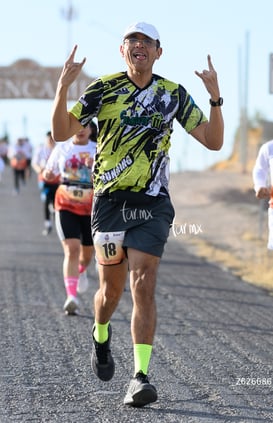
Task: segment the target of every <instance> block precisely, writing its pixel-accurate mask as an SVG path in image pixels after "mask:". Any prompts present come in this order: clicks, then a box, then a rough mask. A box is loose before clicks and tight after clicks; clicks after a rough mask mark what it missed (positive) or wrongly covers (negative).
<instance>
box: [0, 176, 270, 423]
mask: <svg viewBox="0 0 273 423" xmlns="http://www.w3.org/2000/svg"><path fill="white" fill-rule="evenodd" d="M0 198H1V200H0V201H1V206H0V219H1V220H0V221H1V228H0V231H1V232H0V233H1V243H0V286H1V295H0V312H1V319H0V330H1V336H0V359H1V366H0V422H1V423H10V422H20V423H25V422H46V423H53V422H54V423H55V422H56V423H89V422H90V423H91V422H94V423H95V422H103V423H106V422H111V423H112V422H114V423H115V422H117V423H119V422H126V423H129V422H135V423H142V422H145V423H146V422H156V423H157V422H175V423H181V422H190V423H193V422H194V423H195V422H198V423H199V422H202V423H203V422H204V423H218V422H221V423H222V422H236V423H239V422H240V423H248V422H265V423H268V422H271V421H273V405H272V403H273V401H272V398H273V397H272V391H273V389H272V387H273V352H272V351H273V348H272V347H273V318H272V312H273V297H272V296H271V295H270V294H269V293H268V292H266V291H265V290H262V289H260V288H257V287H255V286H253V285H250V284H247V283H245V282H243V281H241V280H240V279H238V278H236V277H234V276H233V275H231V274H230V273H228V272H225V271H223V270H222V269H221V268H220V267H217V266H214V265H211V264H208V263H206V262H205V261H202V260H200V259H199V258H198V257H195V256H193V255H191V254H190V253H189V252H187V251H186V250H185V249H184V247H183V244H182V242H179V241H177V239H176V238H175V237H173V236H170V240H169V243H168V245H167V247H166V251H165V255H164V258H163V260H162V263H161V267H160V272H159V278H158V288H157V307H158V325H157V332H156V338H155V344H154V351H153V356H152V362H151V366H150V378H151V382H152V383H153V384H155V386H156V387H157V390H158V396H159V399H158V401H157V402H156V403H154V404H152V405H151V406H146V407H144V408H142V409H135V408H129V407H125V406H124V405H123V398H124V395H125V392H126V390H127V386H128V383H129V379H130V377H131V375H132V371H133V358H132V346H131V339H130V314H131V298H130V292H129V289H128V287H127V289H126V291H125V292H124V295H123V297H122V300H121V302H120V304H119V307H118V309H117V311H116V312H115V314H114V316H113V319H112V327H113V341H112V352H113V356H114V358H115V361H116V373H115V376H114V378H113V379H112V381H110V382H106V383H103V382H101V381H99V380H98V379H96V377H95V376H94V375H93V373H92V370H91V366H90V350H91V336H90V334H91V328H92V323H93V316H92V303H93V294H94V292H95V290H96V288H97V280H96V274H95V271H94V268H92V269H90V272H89V275H90V282H91V283H90V286H89V289H88V291H87V292H86V293H85V294H84V295H83V296H82V297H81V313H80V315H79V316H76V317H68V316H65V315H64V313H63V311H62V307H63V303H64V300H65V291H64V287H63V281H62V259H63V254H62V250H61V246H60V243H59V241H58V239H57V237H56V233H55V231H54V232H53V233H52V234H51V235H50V236H48V237H43V236H42V235H41V231H42V221H43V217H42V204H41V202H40V198H39V194H38V188H37V186H36V177H35V175H33V176H32V178H31V180H30V181H28V183H27V185H26V186H25V187H24V188H23V189H22V192H21V193H20V195H18V196H12V179H11V173H10V170H9V169H8V170H7V171H6V172H5V174H4V177H3V181H2V183H1V184H0Z"/></svg>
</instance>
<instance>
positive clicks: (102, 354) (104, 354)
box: [91, 324, 115, 382]
mask: <svg viewBox="0 0 273 423" xmlns="http://www.w3.org/2000/svg"><path fill="white" fill-rule="evenodd" d="M94 330H95V326H94V328H93V333H94ZM111 337H112V328H111V325H110V324H109V326H108V339H107V341H105V342H104V343H103V344H100V343H99V342H97V341H96V340H95V338H94V335H93V350H92V354H91V366H92V369H93V372H94V373H95V375H96V376H97V377H98V378H99V379H101V380H103V381H104V382H107V381H108V380H110V379H112V377H113V376H114V373H115V363H114V360H113V357H112V355H111V350H110V343H111Z"/></svg>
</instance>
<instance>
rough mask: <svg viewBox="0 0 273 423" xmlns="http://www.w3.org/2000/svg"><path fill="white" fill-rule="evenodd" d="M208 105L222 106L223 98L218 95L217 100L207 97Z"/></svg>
mask: <svg viewBox="0 0 273 423" xmlns="http://www.w3.org/2000/svg"><path fill="white" fill-rule="evenodd" d="M209 102H210V105H211V106H212V107H217V106H222V104H223V102H224V100H223V99H222V97H219V98H218V100H217V101H213V100H212V99H211V98H210V99H209Z"/></svg>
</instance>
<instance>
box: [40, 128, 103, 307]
mask: <svg viewBox="0 0 273 423" xmlns="http://www.w3.org/2000/svg"><path fill="white" fill-rule="evenodd" d="M90 139H92V141H90ZM96 139H97V126H96V124H95V123H94V122H92V121H91V122H90V123H89V124H88V125H87V126H86V127H85V128H82V129H81V130H80V131H78V132H77V133H76V134H75V135H74V137H73V139H71V140H69V141H66V142H62V143H59V144H57V145H56V147H55V148H54V150H53V151H52V153H51V155H50V157H49V159H48V161H47V164H46V168H45V170H44V172H43V176H44V177H45V179H46V180H48V181H50V180H52V179H54V178H56V176H59V177H60V185H59V187H58V189H57V191H56V195H55V204H54V207H55V223H56V230H57V234H58V237H59V239H60V241H61V243H62V246H63V251H64V261H63V277H64V285H65V288H66V294H67V299H66V301H65V304H64V311H65V312H66V313H67V314H77V311H78V307H79V301H78V298H77V293H82V292H84V291H85V290H86V289H87V286H88V285H87V276H86V269H87V267H88V265H89V264H90V262H91V259H92V256H93V250H94V247H93V239H92V236H91V207H92V200H93V180H92V171H93V162H94V157H95V153H96V146H97V143H96Z"/></svg>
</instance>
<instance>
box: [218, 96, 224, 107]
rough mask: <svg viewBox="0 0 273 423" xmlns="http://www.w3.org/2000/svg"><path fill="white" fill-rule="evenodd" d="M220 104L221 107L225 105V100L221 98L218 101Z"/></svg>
mask: <svg viewBox="0 0 273 423" xmlns="http://www.w3.org/2000/svg"><path fill="white" fill-rule="evenodd" d="M218 104H219V106H222V104H223V99H222V97H220V98H219V100H218Z"/></svg>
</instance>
